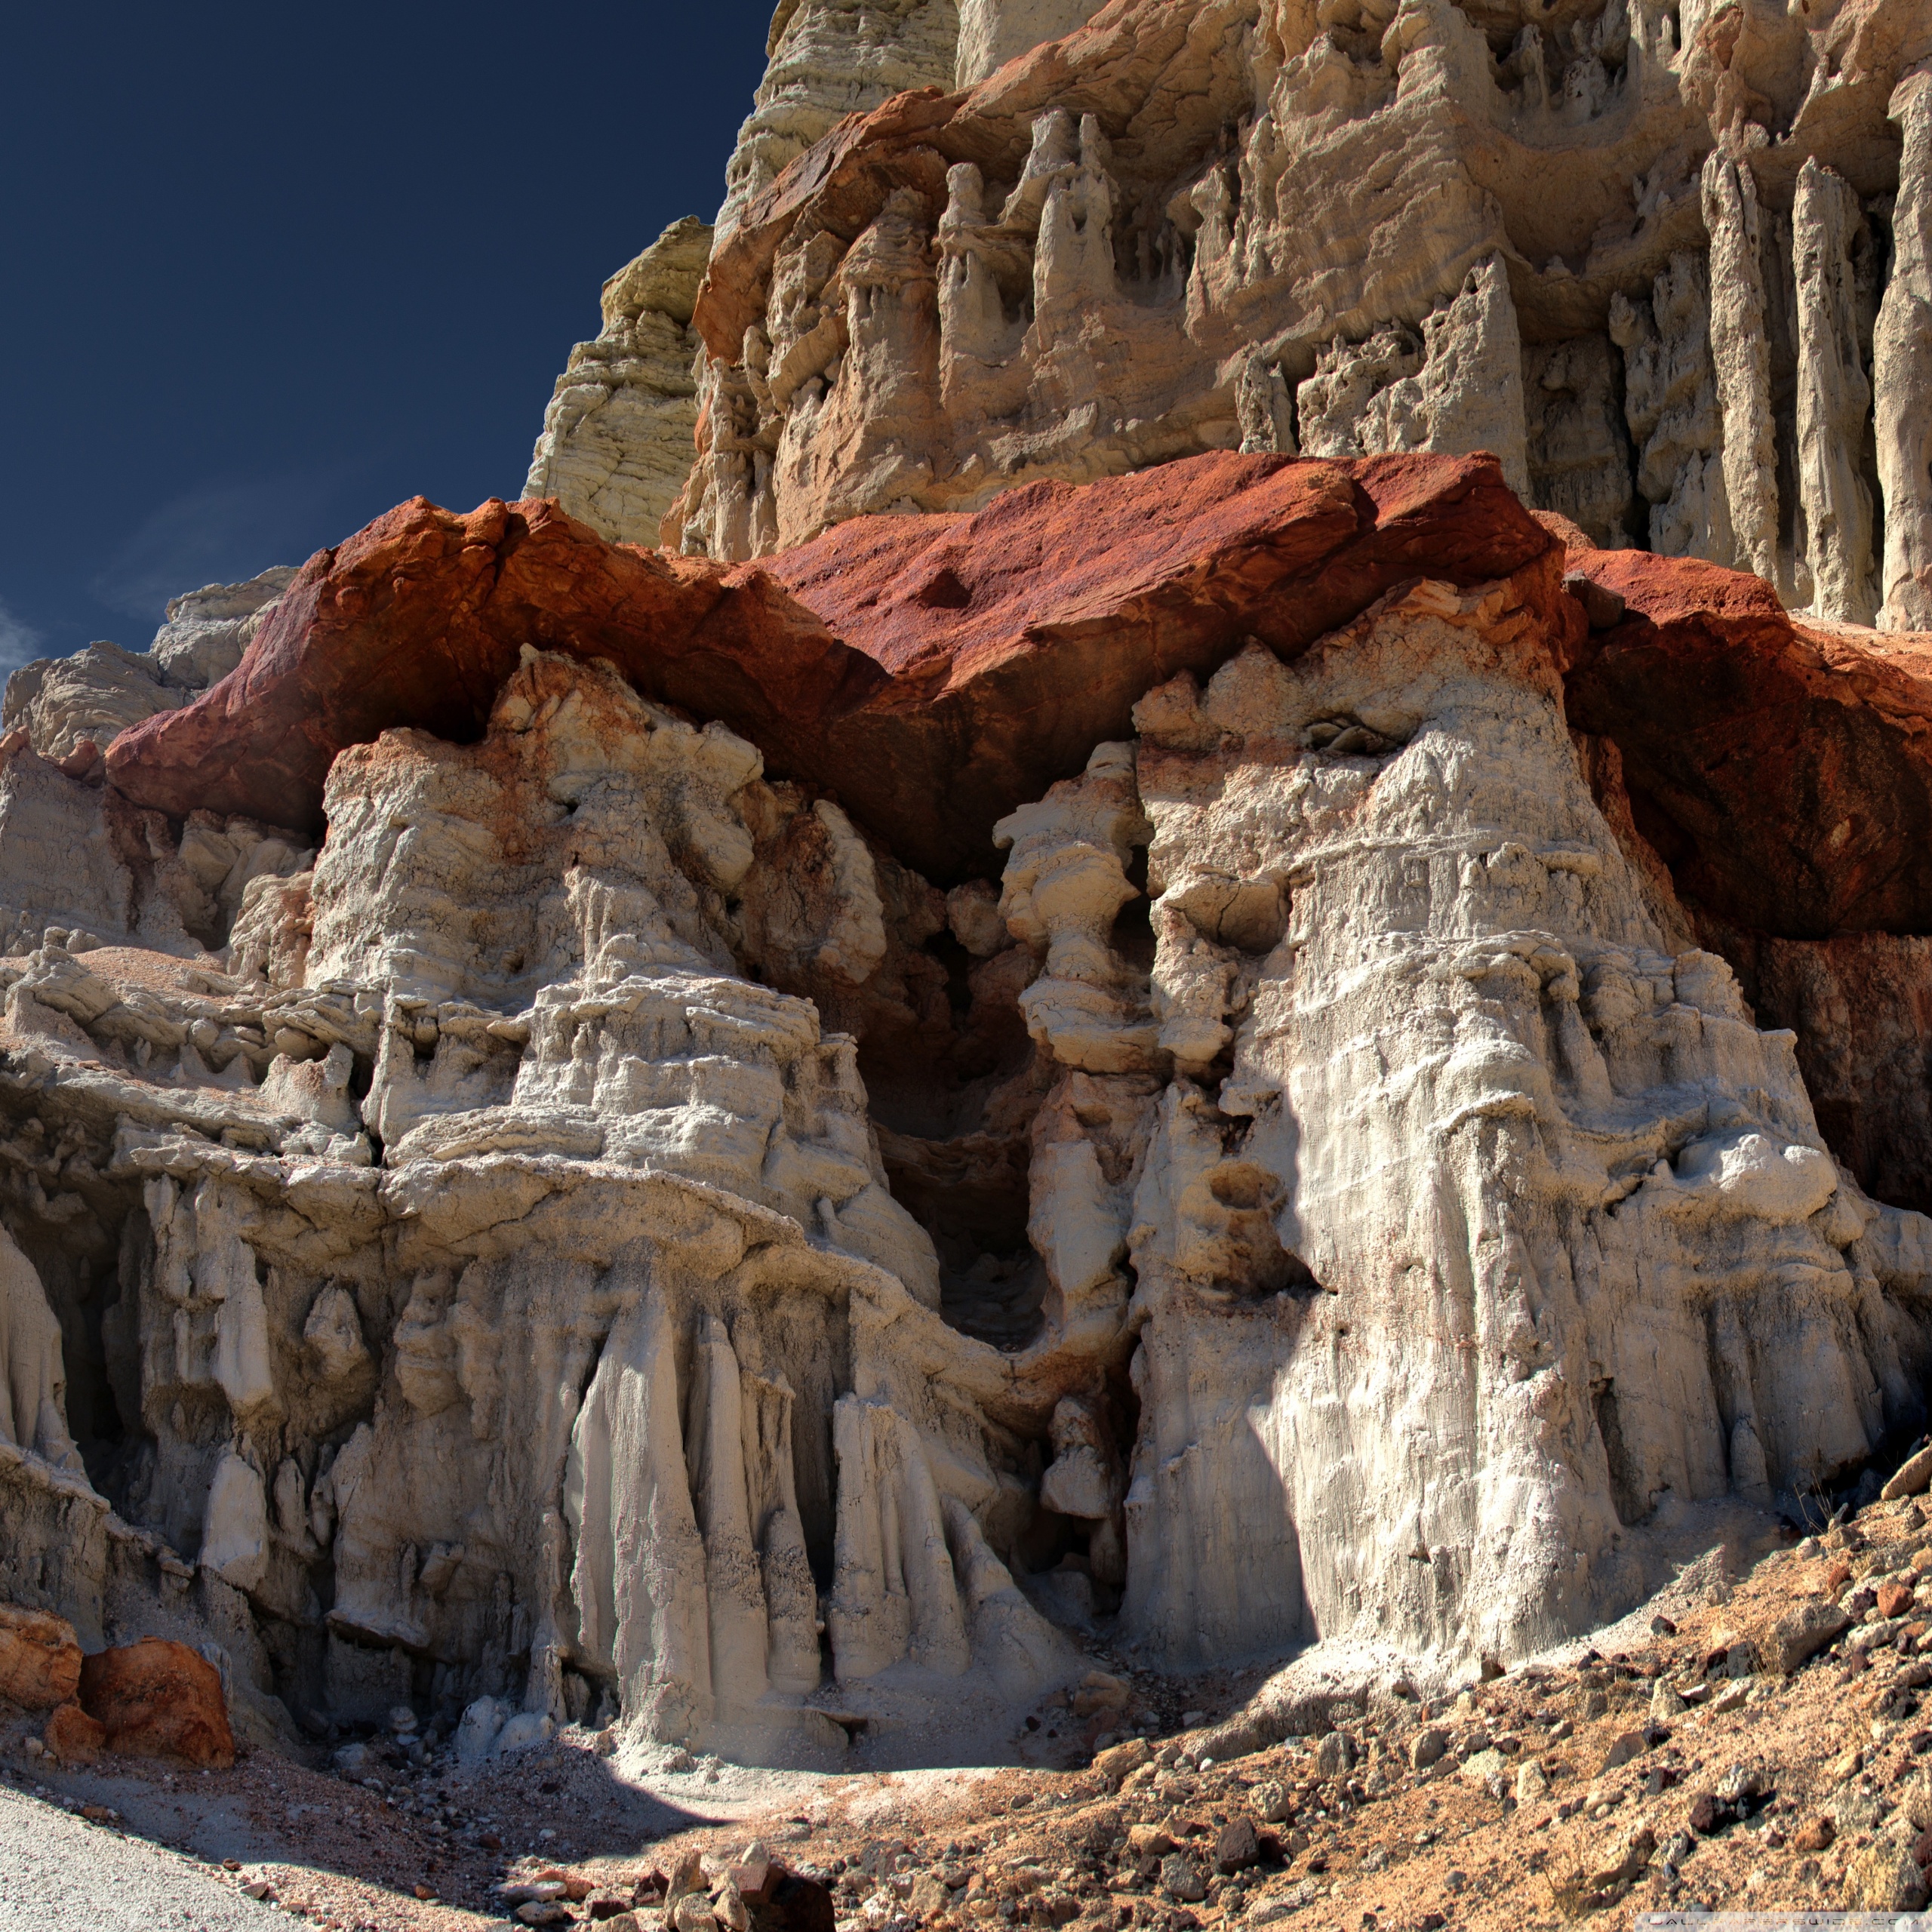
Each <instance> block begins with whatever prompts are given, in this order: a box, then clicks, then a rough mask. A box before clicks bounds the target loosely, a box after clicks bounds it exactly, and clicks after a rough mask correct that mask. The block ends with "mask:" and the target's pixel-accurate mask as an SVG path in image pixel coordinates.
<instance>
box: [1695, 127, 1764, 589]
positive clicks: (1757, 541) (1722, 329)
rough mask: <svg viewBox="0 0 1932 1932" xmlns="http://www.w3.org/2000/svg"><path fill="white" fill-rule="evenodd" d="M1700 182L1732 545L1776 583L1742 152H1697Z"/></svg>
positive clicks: (1758, 225)
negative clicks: (1708, 246)
mask: <svg viewBox="0 0 1932 1932" xmlns="http://www.w3.org/2000/svg"><path fill="white" fill-rule="evenodd" d="M1703 207H1704V226H1705V227H1706V229H1708V230H1709V233H1710V238H1711V251H1710V287H1711V313H1710V328H1711V357H1712V363H1713V365H1714V366H1715V371H1716V377H1717V397H1718V411H1719V413H1720V415H1721V418H1722V421H1723V451H1724V499H1725V502H1726V504H1727V506H1728V508H1729V510H1730V524H1731V536H1732V540H1733V546H1734V552H1735V556H1736V561H1737V563H1738V564H1739V565H1740V567H1741V568H1745V569H1748V570H1750V571H1754V572H1755V574H1757V575H1758V576H1759V577H1762V578H1764V580H1765V581H1766V582H1767V583H1780V581H1781V578H1780V571H1779V564H1778V541H1777V540H1778V504H1777V446H1776V435H1775V429H1774V424H1773V422H1772V420H1771V354H1770V334H1769V325H1768V320H1767V314H1766V303H1765V294H1764V271H1763V266H1762V263H1763V253H1764V233H1763V220H1762V217H1761V211H1760V209H1759V206H1758V182H1757V177H1756V175H1755V174H1753V172H1752V168H1751V162H1750V158H1749V155H1748V154H1746V155H1743V156H1742V157H1740V156H1737V155H1730V154H1727V153H1726V152H1724V150H1723V149H1721V148H1713V149H1712V150H1711V152H1710V153H1709V155H1706V157H1705V159H1704V171H1703Z"/></svg>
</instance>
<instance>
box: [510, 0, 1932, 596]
mask: <svg viewBox="0 0 1932 1932" xmlns="http://www.w3.org/2000/svg"><path fill="white" fill-rule="evenodd" d="M940 11H942V10H941V9H940V8H939V7H938V6H937V4H935V5H928V6H925V7H922V8H866V9H860V10H857V11H852V10H848V9H845V8H833V7H824V6H817V5H811V4H806V5H799V6H797V7H785V8H780V10H779V13H778V16H777V20H776V21H775V22H774V40H773V55H772V63H771V69H770V70H769V72H768V76H767V79H766V81H765V83H764V88H762V89H761V95H760V105H759V107H758V110H757V111H756V112H755V113H754V115H753V116H752V120H751V121H750V122H748V123H747V124H746V131H745V134H744V135H743V137H741V140H740V146H739V150H738V152H737V155H736V156H735V157H734V161H733V163H732V170H731V184H732V192H731V198H730V199H729V200H728V202H727V205H726V208H725V210H724V213H723V214H721V217H720V220H719V226H718V235H717V241H716V243H715V247H714V249H713V251H712V257H711V260H710V263H709V270H708V272H707V274H706V278H705V281H704V285H703V288H702V290H701V291H700V294H699V297H698V299H697V303H696V305H695V309H694V315H693V319H692V328H693V329H694V331H695V334H696V335H697V337H698V338H699V340H700V342H701V343H702V353H701V355H700V360H699V365H698V376H697V383H698V389H699V396H700V401H699V413H698V423H697V461H696V463H695V466H694V467H693V468H692V469H691V473H690V475H689V477H688V480H687V481H686V482H685V486H684V488H683V490H682V491H681V494H679V496H678V499H677V501H676V502H675V504H674V505H673V506H672V508H671V509H670V512H669V515H668V516H667V518H666V521H665V522H664V525H663V531H664V537H665V540H666V542H667V543H669V544H671V545H672V546H673V547H675V548H681V549H684V550H685V551H687V552H692V553H695V554H702V555H710V556H712V557H715V558H721V559H726V560H735V559H739V558H748V557H755V556H762V555H768V554H771V553H772V552H776V551H777V550H780V549H786V548H789V547H791V546H795V545H796V544H798V543H801V542H802V541H805V540H809V539H810V538H811V537H814V536H815V535H816V534H817V533H818V532H819V531H822V530H823V529H824V528H826V526H827V525H829V524H832V523H834V522H836V521H840V520H841V519H843V518H848V517H851V516H854V515H863V514H866V513H868V512H878V511H884V510H890V509H901V510H903V509H921V510H940V509H974V508H977V507H979V506H983V504H985V503H987V502H988V501H989V500H990V499H991V498H992V496H993V495H994V494H996V493H997V492H998V491H1004V490H1007V489H1010V488H1014V487H1015V486H1017V485H1022V484H1024V483H1026V482H1027V481H1033V480H1037V479H1039V478H1048V477H1051V478H1063V479H1066V480H1071V481H1088V480H1091V479H1094V478H1098V477H1100V476H1104V475H1114V474H1118V473H1119V472H1122V471H1125V470H1131V469H1139V468H1143V467H1145V466H1149V465H1150V464H1154V463H1161V462H1164V461H1168V460H1171V459H1173V458H1174V457H1180V456H1184V455H1189V454H1197V453H1200V452H1203V451H1209V450H1214V449H1235V448H1240V449H1243V450H1247V451H1281V452H1284V453H1291V454H1292V453H1294V452H1295V451H1297V450H1299V451H1302V452H1303V453H1306V454H1311V455H1322V456H1350V455H1356V454H1375V453H1378V452H1382V451H1401V450H1425V451H1444V452H1448V453H1458V454H1460V453H1466V452H1469V451H1474V450H1478V449H1488V450H1491V451H1494V453H1495V454H1497V455H1498V456H1499V457H1500V458H1501V459H1502V460H1503V468H1504V472H1505V475H1506V477H1507V478H1508V479H1509V482H1510V484H1511V485H1512V488H1515V489H1517V490H1518V491H1519V492H1520V493H1521V494H1524V497H1526V499H1527V500H1529V501H1531V503H1534V505H1535V506H1537V507H1538V508H1540V509H1549V510H1552V511H1556V512H1561V514H1563V515H1566V516H1568V517H1570V518H1571V519H1572V520H1573V521H1576V522H1577V523H1578V524H1579V525H1580V526H1581V527H1582V528H1584V529H1585V530H1586V531H1587V532H1588V533H1589V534H1590V535H1591V536H1592V537H1593V538H1594V539H1595V540H1596V541H1597V542H1598V543H1601V544H1604V545H1606V546H1633V547H1637V548H1641V549H1650V550H1652V551H1654V552H1658V553H1660V554H1663V555H1687V556H1695V557H1700V558H1706V559H1708V560H1709V561H1713V562H1717V563H1721V564H1724V565H1733V566H1735V567H1737V568H1741V569H1746V570H1750V571H1754V572H1755V573H1756V574H1758V575H1760V576H1761V577H1764V579H1765V580H1767V581H1768V582H1770V583H1774V584H1775V585H1776V586H1777V588H1778V590H1779V592H1780V595H1781V596H1782V597H1783V600H1784V601H1785V602H1786V604H1787V605H1789V606H1791V607H1792V608H1806V609H1809V610H1810V611H1814V613H1815V614H1817V615H1819V616H1820V617H1826V618H1829V619H1832V620H1841V621H1850V622H1854V623H1872V621H1873V620H1875V619H1877V620H1878V621H1880V622H1881V623H1884V624H1885V625H1887V626H1889V627H1891V628H1895V629H1905V628H1911V627H1913V626H1922V625H1924V623H1926V621H1927V617H1926V608H1925V605H1924V598H1923V594H1922V592H1921V591H1918V590H1915V589H1914V588H1913V586H1915V584H1918V583H1920V582H1921V580H1922V578H1923V577H1924V570H1925V563H1924V555H1923V552H1924V549H1925V547H1926V546H1925V543H1924V540H1923V537H1922V533H1921V526H1922V525H1924V521H1925V518H1926V515H1927V503H1926V501H1925V497H1926V493H1927V485H1926V482H1925V473H1926V464H1925V463H1924V460H1922V459H1923V454H1924V451H1923V447H1922V446H1923V443H1924V438H1925V435H1926V434H1927V431H1926V428H1925V407H1924V401H1923V398H1924V394H1925V389H1926V383H1925V380H1924V370H1923V369H1922V368H1921V366H1920V364H1921V361H1922V359H1923V352H1922V349H1921V348H1920V347H1919V346H1917V345H1918V343H1919V342H1920V340H1921V337H1923V335H1924V313H1925V297H1924V291H1923V289H1922V288H1920V287H1919V284H1920V283H1921V282H1922V281H1923V279H1924V275H1923V263H1922V261H1921V257H1922V255H1923V254H1924V237H1923V235H1922V234H1921V233H1920V232H1919V231H1920V230H1921V229H1922V228H1923V226H1924V214H1923V203H1924V198H1925V195H1926V193H1927V189H1926V186H1925V173H1926V168H1927V154H1926V145H1925V143H1926V136H1925V130H1924V126H1923V125H1921V124H1922V123H1923V122H1924V116H1925V113H1926V112H1927V110H1926V109H1925V108H1924V102H1923V99H1922V94H1923V88H1922V87H1921V79H1922V76H1919V75H1918V73H1917V68H1916V65H1915V63H1923V62H1924V60H1927V57H1932V28H1928V27H1927V23H1926V21H1925V19H1924V14H1923V11H1922V9H1919V8H1915V7H1913V6H1911V5H1907V4H1906V3H1905V0H1840V3H1839V4H1835V5H1829V6H1827V7H1826V8H1823V10H1820V9H1817V8H1813V9H1809V10H1806V11H1803V12H1789V11H1787V12H1782V13H1781V12H1778V11H1777V10H1775V9H1767V8H1759V7H1755V6H1746V7H1736V6H1730V7H1709V8H1706V7H1698V8H1690V9H1689V10H1685V9H1684V8H1675V7H1665V6H1663V5H1659V4H1654V0H1628V3H1627V4H1626V0H1612V4H1610V5H1604V6H1602V7H1600V8H1588V7H1583V6H1577V7H1570V6H1564V7H1561V8H1556V9H1555V10H1553V11H1552V10H1549V9H1544V8H1531V9H1528V10H1524V9H1523V8H1519V7H1517V6H1515V5H1466V6H1459V5H1456V4H1454V0H1401V5H1395V4H1393V0H1364V4H1362V5H1349V6H1346V7H1343V8H1340V9H1337V8H1333V7H1326V8H1319V9H1317V8H1312V7H1309V6H1306V5H1302V4H1300V0H1112V4H1110V5H1106V6H1105V7H1103V8H1093V7H1091V6H1089V5H1085V4H1084V0H1073V4H1066V5H1063V4H1060V3H1059V0H1053V4H1048V0H1032V4H1026V0H1005V4H1001V0H977V4H975V5H967V6H964V7H963V8H961V10H960V11H959V13H958V17H957V19H956V21H955V20H954V19H953V17H952V9H951V8H949V7H948V8H945V9H943V11H944V12H945V14H946V20H944V21H942V20H940V18H939V14H940ZM848 42H849V43H850V45H848ZM834 46H836V47H837V48H838V49H839V52H838V55H837V56H836V57H832V56H831V55H829V54H828V53H827V52H826V50H827V49H829V48H832V47H834ZM888 74H890V75H891V76H892V77H893V78H891V80H888V78H887V76H888ZM895 85H896V86H897V88H901V89H903V90H904V91H903V92H901V93H900V94H898V95H897V97H894V98H891V99H888V98H886V96H887V95H888V94H891V93H892V91H893V88H894V86H895ZM947 88H952V89H954V90H955V91H952V92H946V91H944V90H946V89H947ZM840 114H845V115H848V117H849V118H847V119H846V120H844V122H838V125H835V122H837V117H838V115H840ZM808 144H809V145H810V146H811V159H810V161H809V162H806V161H805V160H804V159H803V158H801V152H802V150H803V149H804V147H805V146H808ZM1915 291H1916V292H1915ZM1915 305H1916V306H1915ZM533 476H534V472H533ZM565 501H566V505H567V506H568V507H573V508H574V507H576V506H575V505H574V504H573V503H571V500H570V499H569V498H568V496H566V497H565Z"/></svg>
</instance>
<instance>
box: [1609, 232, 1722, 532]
mask: <svg viewBox="0 0 1932 1932" xmlns="http://www.w3.org/2000/svg"><path fill="white" fill-rule="evenodd" d="M1610 334H1611V340H1612V341H1614V343H1616V344H1617V346H1618V347H1619V348H1620V349H1622V350H1623V362H1624V404H1623V407H1624V413H1625V414H1626V417H1628V419H1629V424H1630V435H1631V438H1632V441H1634V442H1635V444H1636V445H1637V448H1638V467H1637V488H1638V491H1639V493H1640V494H1641V495H1642V496H1643V497H1644V499H1645V500H1646V501H1647V502H1648V503H1649V504H1650V506H1651V512H1650V543H1649V546H1648V547H1649V548H1650V549H1653V550H1655V551H1657V552H1660V553H1661V554H1662V555H1665V556H1667V557H1703V558H1709V560H1710V561H1712V563H1719V564H1728V563H1729V562H1730V561H1731V559H1732V558H1733V556H1734V554H1735V551H1736V547H1737V544H1736V539H1735V538H1734V536H1733V534H1732V533H1731V527H1730V493H1729V491H1728V490H1727V488H1726V483H1725V475H1724V457H1723V454H1722V449H1723V443H1724V424H1723V422H1722V420H1721V418H1720V417H1719V415H1718V401H1717V379H1716V371H1715V368H1713V366H1712V359H1711V291H1710V278H1709V270H1708V268H1707V266H1706V263H1705V261H1704V260H1703V257H1701V256H1698V255H1694V254H1689V253H1687V252H1684V251H1680V252H1679V253H1678V254H1674V255H1672V257H1671V258H1670V263H1669V266H1668V267H1667V268H1666V269H1665V270H1664V272H1663V273H1662V274H1661V275H1659V276H1658V277H1657V279H1656V281H1654V283H1653V284H1652V285H1651V297H1650V300H1648V301H1647V302H1643V301H1639V302H1635V303H1633V302H1630V301H1628V300H1626V299H1625V298H1624V297H1623V295H1621V294H1618V295H1616V296H1614V297H1612V298H1611V305H1610Z"/></svg>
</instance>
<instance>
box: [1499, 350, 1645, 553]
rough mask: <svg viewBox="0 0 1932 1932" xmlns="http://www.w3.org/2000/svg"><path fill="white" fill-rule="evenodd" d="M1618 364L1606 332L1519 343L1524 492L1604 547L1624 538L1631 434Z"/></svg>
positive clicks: (1619, 545) (1628, 513)
mask: <svg viewBox="0 0 1932 1932" xmlns="http://www.w3.org/2000/svg"><path fill="white" fill-rule="evenodd" d="M1622 388H1623V369H1622V367H1621V365H1620V358H1618V356H1617V349H1616V346H1615V345H1614V343H1611V340H1610V339H1609V338H1608V337H1607V336H1600V335H1581V336H1572V337H1570V338H1569V339H1568V340H1567V341H1564V342H1558V343H1531V344H1529V345H1527V346H1525V347H1524V351H1523V413H1524V432H1525V438H1526V448H1527V460H1528V466H1529V478H1530V486H1529V494H1530V496H1531V500H1533V501H1534V503H1536V504H1537V506H1539V507H1540V508H1541V509H1549V510H1555V512H1558V514H1559V515H1563V516H1567V518H1569V519H1570V520H1571V522H1572V523H1574V524H1575V525H1577V528H1579V529H1580V530H1582V531H1584V532H1585V533H1586V534H1587V535H1588V536H1589V537H1590V538H1591V540H1592V541H1593V542H1595V543H1597V544H1598V545H1600V546H1601V547H1602V548H1604V549H1607V550H1611V549H1621V548H1622V547H1623V546H1624V545H1626V544H1627V543H1629V542H1630V541H1631V529H1630V517H1631V509H1632V503H1633V502H1634V500H1635V491H1634V489H1633V488H1632V485H1631V460H1630V435H1629V429H1628V428H1627V426H1626V424H1625V422H1624V420H1623V403H1622V400H1621V397H1620V391H1621V390H1622Z"/></svg>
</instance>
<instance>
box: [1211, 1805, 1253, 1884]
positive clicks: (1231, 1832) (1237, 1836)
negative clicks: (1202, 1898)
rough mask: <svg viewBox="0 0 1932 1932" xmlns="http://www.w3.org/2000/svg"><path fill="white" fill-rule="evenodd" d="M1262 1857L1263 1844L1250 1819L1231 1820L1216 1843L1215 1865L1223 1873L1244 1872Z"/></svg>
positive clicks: (1224, 1826) (1222, 1828) (1222, 1829)
mask: <svg viewBox="0 0 1932 1932" xmlns="http://www.w3.org/2000/svg"><path fill="white" fill-rule="evenodd" d="M1260 1856H1261V1842H1260V1838H1258V1837H1257V1835H1256V1833H1255V1829H1254V1820H1252V1819H1250V1818H1230V1819H1229V1820H1228V1822H1227V1823H1226V1824H1225V1825H1223V1826H1222V1827H1221V1835H1220V1837H1219V1838H1217V1839H1216V1840H1215V1841H1214V1863H1215V1864H1216V1865H1217V1866H1219V1867H1220V1869H1221V1870H1222V1871H1223V1872H1244V1871H1245V1870H1246V1869H1247V1867H1248V1866H1251V1865H1252V1864H1254V1863H1255V1862H1256V1861H1257V1860H1258V1859H1259V1858H1260Z"/></svg>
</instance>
